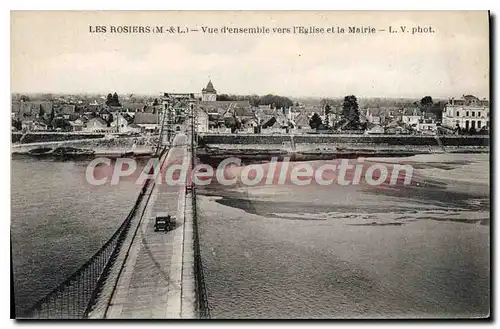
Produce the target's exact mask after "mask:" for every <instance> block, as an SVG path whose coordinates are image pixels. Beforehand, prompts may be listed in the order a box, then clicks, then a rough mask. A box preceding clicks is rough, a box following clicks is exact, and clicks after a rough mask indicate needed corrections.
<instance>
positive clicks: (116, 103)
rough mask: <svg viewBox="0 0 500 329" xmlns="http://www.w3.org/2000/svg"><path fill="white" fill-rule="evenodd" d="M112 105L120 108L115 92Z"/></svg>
mask: <svg viewBox="0 0 500 329" xmlns="http://www.w3.org/2000/svg"><path fill="white" fill-rule="evenodd" d="M113 105H114V106H120V100H119V99H118V94H117V93H116V92H115V93H114V94H113Z"/></svg>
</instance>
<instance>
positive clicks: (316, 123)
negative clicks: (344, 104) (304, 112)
mask: <svg viewBox="0 0 500 329" xmlns="http://www.w3.org/2000/svg"><path fill="white" fill-rule="evenodd" d="M321 125H323V121H322V120H321V118H320V116H319V115H318V113H314V114H313V116H312V117H311V119H310V120H309V126H311V128H312V129H318V128H319V127H320V126H321Z"/></svg>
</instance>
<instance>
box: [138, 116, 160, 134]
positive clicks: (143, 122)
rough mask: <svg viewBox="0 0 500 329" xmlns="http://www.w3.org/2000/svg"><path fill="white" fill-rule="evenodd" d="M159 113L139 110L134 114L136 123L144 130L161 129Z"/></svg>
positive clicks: (153, 130) (154, 130) (155, 130)
mask: <svg viewBox="0 0 500 329" xmlns="http://www.w3.org/2000/svg"><path fill="white" fill-rule="evenodd" d="M159 122H160V121H159V118H158V114H154V113H142V112H137V113H136V114H135V116H134V123H135V124H136V125H137V126H139V127H141V128H142V131H146V132H157V131H159V128H160V125H159Z"/></svg>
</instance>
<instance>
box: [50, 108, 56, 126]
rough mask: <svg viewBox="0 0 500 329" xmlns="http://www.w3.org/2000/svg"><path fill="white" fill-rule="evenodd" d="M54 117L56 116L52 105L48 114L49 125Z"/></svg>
mask: <svg viewBox="0 0 500 329" xmlns="http://www.w3.org/2000/svg"><path fill="white" fill-rule="evenodd" d="M55 117H56V113H55V110H54V107H52V111H51V112H50V116H49V125H52V122H53V121H54V118H55Z"/></svg>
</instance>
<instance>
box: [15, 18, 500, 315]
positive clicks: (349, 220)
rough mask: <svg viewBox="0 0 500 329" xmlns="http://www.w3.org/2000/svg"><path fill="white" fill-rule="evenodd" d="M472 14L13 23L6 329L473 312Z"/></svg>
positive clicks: (479, 194) (478, 272)
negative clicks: (16, 327) (23, 324)
mask: <svg viewBox="0 0 500 329" xmlns="http://www.w3.org/2000/svg"><path fill="white" fill-rule="evenodd" d="M490 15H491V14H490V12H488V11H486V10H483V11H159V10H158V11H154V10H149V11H97V10H95V11H69V10H68V11H50V10H49V11H16V10H14V11H11V12H10V68H11V70H10V93H9V94H10V104H9V105H10V113H11V117H10V122H11V125H10V129H11V132H10V135H11V144H10V207H11V209H10V262H11V264H10V266H11V286H12V291H11V300H12V306H11V307H12V308H13V314H14V318H15V319H23V320H33V319H59V320H66V319H143V320H145V319H200V320H205V319H207V320H208V319H210V320H211V319H215V320H217V319H229V320H240V319H282V320H285V319H337V320H345V319H352V320H361V319H364V320H366V319H370V320H372V319H414V320H416V319H434V320H437V319H448V320H449V319H488V318H490V317H491V307H492V306H491V304H492V303H491V298H492V296H491V295H492V292H491V277H490V275H491V267H492V265H491V250H490V247H491V245H492V241H491V240H492V237H491V234H490V233H491V227H490V219H491V204H490V193H491V184H492V182H491V176H492V175H491V174H490V171H491V168H490V163H491V151H492V150H490V145H491V141H490V134H491V127H492V122H491V120H490V108H491V102H492V101H493V100H492V99H491V91H490V80H491V78H490V69H491V58H490V54H491V52H490V47H491V45H490V24H491V16H490ZM6 105H7V104H6ZM6 121H8V120H6ZM7 151H8V150H7Z"/></svg>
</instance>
